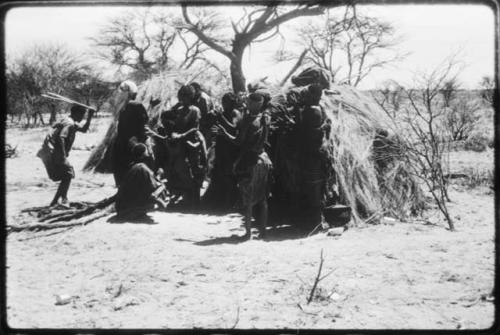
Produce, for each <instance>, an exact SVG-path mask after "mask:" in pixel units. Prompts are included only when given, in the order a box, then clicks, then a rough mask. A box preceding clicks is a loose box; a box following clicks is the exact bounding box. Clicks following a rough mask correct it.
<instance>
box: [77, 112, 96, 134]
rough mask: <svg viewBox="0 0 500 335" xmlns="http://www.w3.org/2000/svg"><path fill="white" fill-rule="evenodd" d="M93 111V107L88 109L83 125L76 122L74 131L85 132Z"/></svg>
mask: <svg viewBox="0 0 500 335" xmlns="http://www.w3.org/2000/svg"><path fill="white" fill-rule="evenodd" d="M94 113H95V109H88V114H87V121H85V124H84V125H83V126H81V125H80V124H78V123H76V131H79V132H82V133H86V132H87V131H88V130H89V127H90V121H92V116H94Z"/></svg>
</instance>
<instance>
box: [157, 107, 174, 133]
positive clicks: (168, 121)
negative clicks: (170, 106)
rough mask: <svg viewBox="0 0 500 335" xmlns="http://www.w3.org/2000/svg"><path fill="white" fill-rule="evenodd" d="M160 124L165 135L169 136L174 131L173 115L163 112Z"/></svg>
mask: <svg viewBox="0 0 500 335" xmlns="http://www.w3.org/2000/svg"><path fill="white" fill-rule="evenodd" d="M160 120H161V124H162V126H163V129H164V131H165V135H170V134H172V133H173V131H174V125H175V114H174V113H172V112H171V111H165V112H163V113H162V114H161V116H160Z"/></svg>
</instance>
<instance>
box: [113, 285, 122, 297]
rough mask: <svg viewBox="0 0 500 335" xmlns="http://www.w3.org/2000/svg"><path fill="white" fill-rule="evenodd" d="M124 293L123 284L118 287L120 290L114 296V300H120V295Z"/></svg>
mask: <svg viewBox="0 0 500 335" xmlns="http://www.w3.org/2000/svg"><path fill="white" fill-rule="evenodd" d="M122 291H123V284H122V283H120V286H118V290H117V291H116V293H115V294H114V296H113V298H118V297H119V296H120V294H122Z"/></svg>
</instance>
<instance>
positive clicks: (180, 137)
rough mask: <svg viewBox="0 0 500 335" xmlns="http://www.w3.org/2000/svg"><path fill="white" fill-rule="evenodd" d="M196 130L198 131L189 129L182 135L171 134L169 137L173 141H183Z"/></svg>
mask: <svg viewBox="0 0 500 335" xmlns="http://www.w3.org/2000/svg"><path fill="white" fill-rule="evenodd" d="M197 130H198V128H191V129H189V130H188V131H186V132H184V133H173V134H172V136H171V137H172V139H173V140H181V139H184V138H186V137H187V136H189V135H191V134H193V133H196V131H197Z"/></svg>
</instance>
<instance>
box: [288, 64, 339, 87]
mask: <svg viewBox="0 0 500 335" xmlns="http://www.w3.org/2000/svg"><path fill="white" fill-rule="evenodd" d="M291 82H292V84H294V85H295V86H307V85H310V84H319V85H320V86H321V88H329V87H330V75H329V74H328V73H327V72H326V71H324V70H323V69H321V68H318V67H308V68H307V69H305V70H303V71H302V72H301V73H299V74H298V75H297V76H292V79H291Z"/></svg>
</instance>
